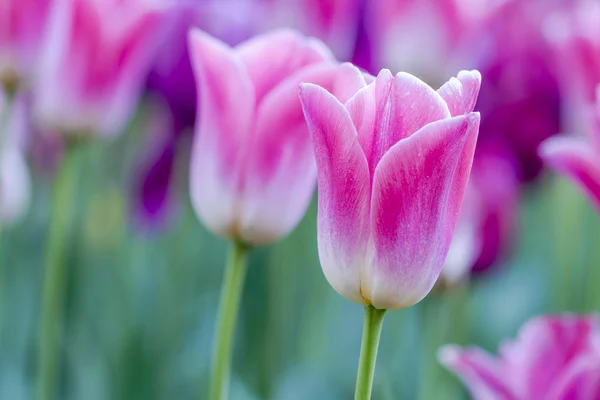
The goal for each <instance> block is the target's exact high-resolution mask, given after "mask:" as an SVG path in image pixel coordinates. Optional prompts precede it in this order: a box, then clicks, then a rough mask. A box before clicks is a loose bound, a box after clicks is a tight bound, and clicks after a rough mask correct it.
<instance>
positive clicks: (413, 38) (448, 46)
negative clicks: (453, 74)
mask: <svg viewBox="0 0 600 400" xmlns="http://www.w3.org/2000/svg"><path fill="white" fill-rule="evenodd" d="M462 5H463V4H462V2H461V1H458V0H401V1H398V0H378V1H367V2H365V8H366V12H365V24H366V29H367V34H368V37H369V42H370V43H371V47H372V51H373V58H374V61H373V62H374V64H375V66H379V67H381V66H388V67H390V66H391V67H393V69H396V70H400V71H408V72H410V73H413V74H418V75H419V77H421V78H424V79H425V78H426V79H427V81H428V82H440V83H441V82H443V81H444V80H445V79H446V77H447V76H448V75H447V72H448V71H449V70H451V71H455V70H456V69H457V67H459V66H460V65H459V64H461V63H460V61H461V60H460V59H458V57H456V56H457V55H459V54H460V53H461V51H460V50H461V46H462V44H463V43H462V42H463V41H464V39H465V38H466V37H468V36H469V35H468V32H469V30H470V29H471V25H472V21H473V20H474V19H472V18H468V17H469V16H468V15H466V14H465V12H463V11H464V10H463V8H464V7H462ZM472 8H474V7H471V8H470V9H472Z"/></svg>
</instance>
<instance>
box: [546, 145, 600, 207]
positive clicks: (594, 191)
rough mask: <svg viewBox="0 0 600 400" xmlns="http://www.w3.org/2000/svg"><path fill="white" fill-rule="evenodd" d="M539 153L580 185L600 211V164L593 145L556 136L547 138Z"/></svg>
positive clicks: (554, 167) (547, 161)
mask: <svg viewBox="0 0 600 400" xmlns="http://www.w3.org/2000/svg"><path fill="white" fill-rule="evenodd" d="M539 153H540V156H541V157H542V159H544V161H545V162H546V164H548V165H549V166H550V167H552V168H553V169H555V170H556V171H558V172H559V173H561V174H562V175H564V176H566V177H568V178H570V179H572V180H573V181H574V182H575V183H576V184H577V185H579V186H580V187H581V189H583V191H584V193H585V194H586V195H587V196H588V198H589V199H590V200H591V201H592V202H593V203H594V205H595V206H596V208H597V209H598V210H599V211H600V164H599V163H598V157H597V156H596V155H595V154H594V149H593V148H592V145H590V144H588V143H586V142H584V141H582V140H580V139H576V138H569V137H559V136H556V137H552V138H549V139H546V140H545V141H544V142H543V143H542V145H541V146H540V149H539Z"/></svg>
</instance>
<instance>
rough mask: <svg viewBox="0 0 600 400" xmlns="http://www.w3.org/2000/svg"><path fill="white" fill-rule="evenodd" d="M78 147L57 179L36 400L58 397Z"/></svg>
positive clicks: (67, 156) (69, 150) (71, 147)
mask: <svg viewBox="0 0 600 400" xmlns="http://www.w3.org/2000/svg"><path fill="white" fill-rule="evenodd" d="M79 147H80V146H79V145H78V144H75V143H71V144H70V145H69V146H68V147H67V148H66V154H65V155H64V158H63V160H62V161H61V164H60V166H59V170H58V173H57V176H56V177H55V182H54V187H53V189H52V190H53V193H52V206H51V207H52V210H51V215H50V230H49V236H48V243H47V248H46V261H45V265H44V271H43V287H42V304H41V316H40V317H41V319H40V328H39V329H40V331H39V339H40V343H39V347H38V364H37V368H38V371H37V373H38V376H37V379H38V380H37V399H38V400H50V399H53V398H56V397H57V393H56V391H57V385H56V382H57V375H58V371H59V354H60V347H61V334H62V310H63V302H64V293H65V286H66V280H67V279H66V275H67V268H66V260H65V258H66V257H65V256H66V252H67V248H68V243H69V235H70V229H71V225H72V218H73V203H74V201H73V198H74V195H75V191H76V184H77V182H76V181H77V179H76V178H77V170H78V168H77V162H78V159H79V153H80V149H79Z"/></svg>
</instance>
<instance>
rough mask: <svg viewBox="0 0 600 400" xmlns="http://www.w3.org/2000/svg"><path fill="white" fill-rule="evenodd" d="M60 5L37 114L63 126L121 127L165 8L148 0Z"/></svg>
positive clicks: (110, 131)
mask: <svg viewBox="0 0 600 400" xmlns="http://www.w3.org/2000/svg"><path fill="white" fill-rule="evenodd" d="M55 8H56V10H55V11H56V12H54V13H53V15H52V19H51V21H50V28H49V34H48V38H49V40H48V43H46V45H45V49H44V50H45V53H44V55H43V57H42V66H41V68H40V69H41V72H40V76H39V82H38V83H37V84H36V87H35V91H36V104H35V108H36V114H37V117H38V118H39V119H40V120H41V122H42V123H43V124H45V125H46V126H50V127H52V128H55V129H57V130H59V131H61V132H67V133H79V134H81V133H97V134H100V135H115V134H118V133H120V132H121V131H122V129H123V128H124V126H125V124H126V123H127V122H128V120H129V118H130V117H131V114H132V112H133V111H134V109H135V106H136V104H137V100H138V97H139V94H140V90H141V88H142V85H143V84H144V82H145V80H146V76H147V74H148V71H149V68H150V63H151V61H152V59H153V56H154V53H155V50H156V46H157V43H158V42H159V40H158V39H159V35H160V34H161V31H162V29H161V28H162V26H161V25H162V24H161V12H162V11H163V10H162V8H161V7H159V6H158V5H155V4H154V3H153V2H151V1H146V0H133V1H127V2H125V1H122V0H109V1H104V0H57V6H56V7H55ZM57 99H60V101H57Z"/></svg>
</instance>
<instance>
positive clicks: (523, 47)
mask: <svg viewBox="0 0 600 400" xmlns="http://www.w3.org/2000/svg"><path fill="white" fill-rule="evenodd" d="M550 3H551V2H547V1H537V0H536V1H530V2H524V1H515V0H509V1H507V2H505V3H504V4H503V5H502V6H500V7H498V8H497V9H496V10H494V12H492V13H489V14H488V15H487V16H486V17H485V18H484V20H483V21H482V23H481V24H480V25H479V26H480V28H479V31H478V33H477V34H476V35H474V36H473V39H472V40H473V43H471V44H470V45H469V46H470V47H471V48H473V49H476V50H475V51H474V52H473V55H474V56H471V57H470V59H471V63H472V65H475V66H476V67H477V68H478V69H479V70H480V71H481V73H482V76H483V78H484V80H485V83H486V84H485V85H484V86H483V87H482V89H481V93H480V95H479V101H478V103H477V107H476V108H475V109H476V110H477V111H479V112H480V113H481V116H482V118H481V128H480V139H479V140H480V142H479V144H480V145H485V146H493V147H498V146H500V147H502V148H504V149H506V150H507V151H509V152H510V153H509V154H507V155H508V156H509V157H510V158H512V160H514V161H515V162H516V165H515V166H516V168H517V176H518V178H519V179H520V180H522V181H531V180H533V179H535V178H536V177H537V176H538V175H539V172H540V171H541V169H542V166H543V164H542V161H541V159H540V158H539V157H538V154H537V148H538V146H539V144H540V143H541V142H542V141H543V140H544V139H546V138H548V137H550V136H552V135H554V134H556V132H558V131H559V130H560V91H559V86H558V81H557V77H556V72H555V70H554V65H553V52H552V49H551V48H550V46H549V44H548V43H547V42H546V41H545V39H544V37H543V32H542V24H541V20H543V18H544V16H545V15H548V13H549V10H552V7H550ZM469 46H468V47H469ZM512 160H511V161H512Z"/></svg>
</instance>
